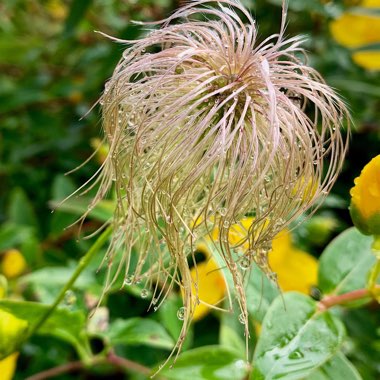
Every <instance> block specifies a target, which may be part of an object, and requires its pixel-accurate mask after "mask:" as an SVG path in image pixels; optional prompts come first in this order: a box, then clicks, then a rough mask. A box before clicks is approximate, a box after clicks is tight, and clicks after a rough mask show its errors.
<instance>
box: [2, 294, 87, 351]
mask: <svg viewBox="0 0 380 380" xmlns="http://www.w3.org/2000/svg"><path fill="white" fill-rule="evenodd" d="M49 308H50V306H48V305H43V304H39V303H36V302H24V301H11V300H1V301H0V310H3V311H5V312H7V313H10V314H12V315H13V316H14V317H16V318H19V319H23V320H25V321H27V322H28V324H29V327H31V326H33V325H34V324H36V323H37V321H38V320H39V319H40V318H41V317H42V315H44V314H45V313H46V311H47V310H48V309H49ZM85 323H86V318H85V315H84V313H83V312H82V311H70V310H68V309H64V308H62V309H56V310H55V311H54V312H53V314H52V315H51V316H50V317H49V318H48V319H47V320H46V322H45V323H44V324H43V325H42V326H41V327H40V328H39V329H38V330H37V334H40V335H52V336H55V337H57V338H59V339H62V340H64V341H66V342H68V343H70V344H72V345H73V346H74V347H75V348H76V349H77V351H78V354H79V355H80V356H81V357H82V358H84V357H86V356H88V353H89V349H88V340H87V335H86V333H85Z"/></svg>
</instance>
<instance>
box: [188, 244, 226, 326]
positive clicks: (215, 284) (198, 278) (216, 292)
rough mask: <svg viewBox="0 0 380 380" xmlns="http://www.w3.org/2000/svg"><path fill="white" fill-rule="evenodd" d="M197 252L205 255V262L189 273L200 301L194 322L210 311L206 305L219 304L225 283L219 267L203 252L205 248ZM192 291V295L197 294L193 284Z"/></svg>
mask: <svg viewBox="0 0 380 380" xmlns="http://www.w3.org/2000/svg"><path fill="white" fill-rule="evenodd" d="M198 250H199V251H201V252H203V253H204V254H205V256H206V261H203V262H201V263H199V264H197V266H196V267H194V268H192V269H191V272H190V273H191V278H192V279H193V281H194V283H197V284H198V298H199V301H200V303H199V304H198V305H197V306H196V308H195V311H194V315H193V319H194V321H197V320H199V319H201V318H203V317H204V316H205V315H206V314H207V313H208V312H209V311H210V306H208V305H218V304H220V302H221V301H222V300H223V298H224V295H225V293H226V283H225V280H224V276H223V274H222V270H221V269H220V267H219V265H218V264H217V263H216V261H215V260H214V259H213V258H212V256H211V254H210V253H209V252H207V251H205V247H203V246H202V247H198ZM192 290H193V293H194V294H197V290H196V288H195V286H194V284H193V289H192Z"/></svg>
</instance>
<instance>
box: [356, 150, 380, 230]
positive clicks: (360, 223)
mask: <svg viewBox="0 0 380 380" xmlns="http://www.w3.org/2000/svg"><path fill="white" fill-rule="evenodd" d="M354 183H355V186H354V187H353V188H352V189H351V191H350V194H351V205H350V213H351V218H352V221H353V222H354V224H355V226H356V227H357V228H358V229H359V230H360V231H361V232H362V233H363V234H366V235H380V155H378V156H376V157H375V158H373V159H372V160H371V161H370V162H369V163H368V164H367V165H366V166H364V168H363V170H362V172H361V173H360V176H359V177H357V178H355V181H354Z"/></svg>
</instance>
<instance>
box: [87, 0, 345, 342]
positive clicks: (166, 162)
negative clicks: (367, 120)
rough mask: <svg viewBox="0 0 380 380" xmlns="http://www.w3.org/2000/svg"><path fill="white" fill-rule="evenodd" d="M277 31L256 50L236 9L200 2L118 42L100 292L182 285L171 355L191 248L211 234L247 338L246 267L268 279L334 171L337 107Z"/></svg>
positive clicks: (252, 28)
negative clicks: (272, 254)
mask: <svg viewBox="0 0 380 380" xmlns="http://www.w3.org/2000/svg"><path fill="white" fill-rule="evenodd" d="M285 23H286V11H285V9H284V11H283V16H282V20H281V25H280V27H279V33H278V34H276V35H272V36H270V37H268V38H266V39H265V40H263V41H261V42H258V36H257V26H256V23H255V20H253V18H252V17H251V14H250V13H249V12H248V11H247V10H246V9H245V8H244V7H243V5H241V4H240V3H239V2H237V1H234V0H223V1H218V2H211V1H208V0H200V1H192V2H190V3H189V4H188V5H185V6H184V7H182V8H181V9H179V10H178V11H176V12H175V13H173V14H172V15H171V16H170V17H168V18H167V19H165V20H163V21H160V22H157V23H153V24H148V26H149V25H151V29H150V31H149V32H148V33H147V34H146V35H145V36H144V37H142V38H140V39H137V40H133V41H124V40H117V41H118V42H121V43H123V44H126V45H127V48H126V50H125V51H124V52H123V54H122V58H121V60H120V61H119V63H118V65H117V66H116V68H115V71H114V73H113V75H112V77H111V78H110V79H109V81H108V82H107V84H106V86H105V90H104V93H103V95H102V97H101V99H100V104H101V108H102V126H103V129H104V133H105V140H106V141H107V144H108V145H109V153H108V156H107V158H106V160H105V161H104V163H103V166H102V168H101V171H100V175H99V176H97V177H96V179H95V180H94V183H93V184H92V186H95V185H99V190H98V194H97V196H96V197H95V199H94V201H93V203H92V204H91V207H93V206H94V205H96V203H97V202H98V201H99V200H101V199H102V198H104V197H105V196H106V194H108V193H109V191H110V190H111V189H114V191H115V194H116V200H117V207H116V210H115V213H114V217H113V220H112V223H113V225H114V233H113V240H112V243H111V245H110V248H109V250H108V252H107V258H106V259H107V260H108V266H109V271H110V274H109V281H108V283H107V287H106V290H107V289H109V288H110V287H111V286H112V285H113V283H114V282H115V281H116V279H117V278H119V277H120V276H124V278H125V283H126V284H132V283H136V282H140V281H141V282H142V284H144V286H145V289H146V290H147V291H148V290H149V292H150V294H151V296H152V305H155V306H154V307H159V306H160V305H161V303H162V302H163V300H164V299H165V297H166V296H167V294H168V293H169V292H170V291H171V290H172V289H173V288H180V289H181V292H180V293H181V294H182V295H183V303H184V305H183V307H184V308H183V309H181V319H183V321H184V327H183V330H182V333H181V336H180V339H179V343H178V346H177V348H180V347H181V344H182V342H183V339H184V336H185V333H186V329H187V327H188V324H189V323H190V321H191V319H192V315H193V313H194V310H195V307H196V304H197V303H198V302H199V297H198V295H197V292H198V291H197V280H196V277H197V276H194V275H192V274H191V273H190V272H191V269H190V267H191V266H192V263H193V262H194V265H196V263H195V261H196V260H195V256H194V251H195V248H196V246H197V244H198V243H199V242H200V241H204V240H205V239H206V240H207V239H208V238H209V237H211V235H215V234H216V235H217V236H216V238H215V236H213V241H214V242H216V243H214V247H213V254H214V255H216V256H218V262H219V263H220V264H219V265H220V267H223V268H224V270H225V271H226V272H227V273H228V275H229V276H230V277H231V279H232V283H233V284H234V286H233V288H234V289H231V292H230V293H229V294H232V295H233V297H231V298H235V297H236V299H237V300H238V304H239V307H240V309H241V318H240V319H241V320H242V321H243V323H245V324H246V328H247V331H246V332H247V335H248V326H247V307H246V299H245V293H244V284H243V282H244V276H245V274H246V273H247V269H248V268H249V266H250V265H251V263H253V262H256V264H257V265H259V266H260V267H261V269H262V270H263V271H264V272H265V273H267V274H268V275H270V274H271V270H270V267H269V265H268V261H267V253H268V251H269V250H270V247H271V241H272V239H273V237H274V236H275V235H276V234H278V232H279V231H280V230H282V229H283V228H285V227H286V226H288V225H289V223H290V222H291V221H293V220H294V219H295V218H297V217H299V216H300V215H301V214H304V213H305V212H306V211H307V210H310V209H311V210H313V207H314V208H315V207H317V206H318V204H320V202H321V201H322V200H323V198H324V197H325V196H326V194H327V193H328V192H329V190H330V189H331V187H332V185H333V183H334V181H335V179H336V177H337V174H338V172H339V170H340V169H341V166H342V162H343V159H344V153H345V150H346V145H347V138H343V137H342V134H341V130H342V126H343V125H344V124H345V125H347V124H349V115H348V112H347V109H346V107H345V105H344V103H343V102H342V100H341V99H340V98H339V97H338V96H337V95H336V93H335V92H334V91H333V90H332V89H331V88H330V87H329V86H328V85H326V84H325V82H324V81H323V79H322V78H321V76H320V75H319V74H318V72H317V71H315V70H314V69H313V68H311V67H309V66H307V65H306V63H305V62H304V61H305V59H304V51H303V50H302V48H301V47H300V45H301V43H302V41H303V38H301V37H292V38H288V39H287V38H285V36H284V33H285ZM248 217H249V218H250V219H249V220H251V223H250V224H249V225H246V223H244V220H247V218H248ZM236 229H240V230H241V231H244V234H243V235H242V237H239V239H237V238H236V236H237V235H236V233H235V232H236ZM239 233H240V232H239ZM235 235H236V236H235ZM239 236H240V235H239ZM209 240H211V239H209ZM231 241H232V242H233V243H231ZM145 289H144V290H145ZM144 296H146V293H145V292H144Z"/></svg>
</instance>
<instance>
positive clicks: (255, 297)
mask: <svg viewBox="0 0 380 380" xmlns="http://www.w3.org/2000/svg"><path fill="white" fill-rule="evenodd" d="M279 293H280V292H279V290H278V289H277V287H276V285H275V284H274V283H273V282H272V281H270V280H269V279H268V278H267V276H266V275H265V274H264V273H263V272H262V271H261V270H260V269H259V268H258V267H257V265H256V264H255V265H253V266H252V269H251V273H250V276H249V281H248V283H247V285H246V296H247V309H248V312H249V313H250V315H251V316H252V317H253V318H254V319H255V320H256V321H259V322H261V321H262V320H263V318H264V316H265V314H266V313H267V310H268V308H269V306H270V304H271V303H272V301H273V300H274V299H275V298H276V297H277V296H278V295H279Z"/></svg>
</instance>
